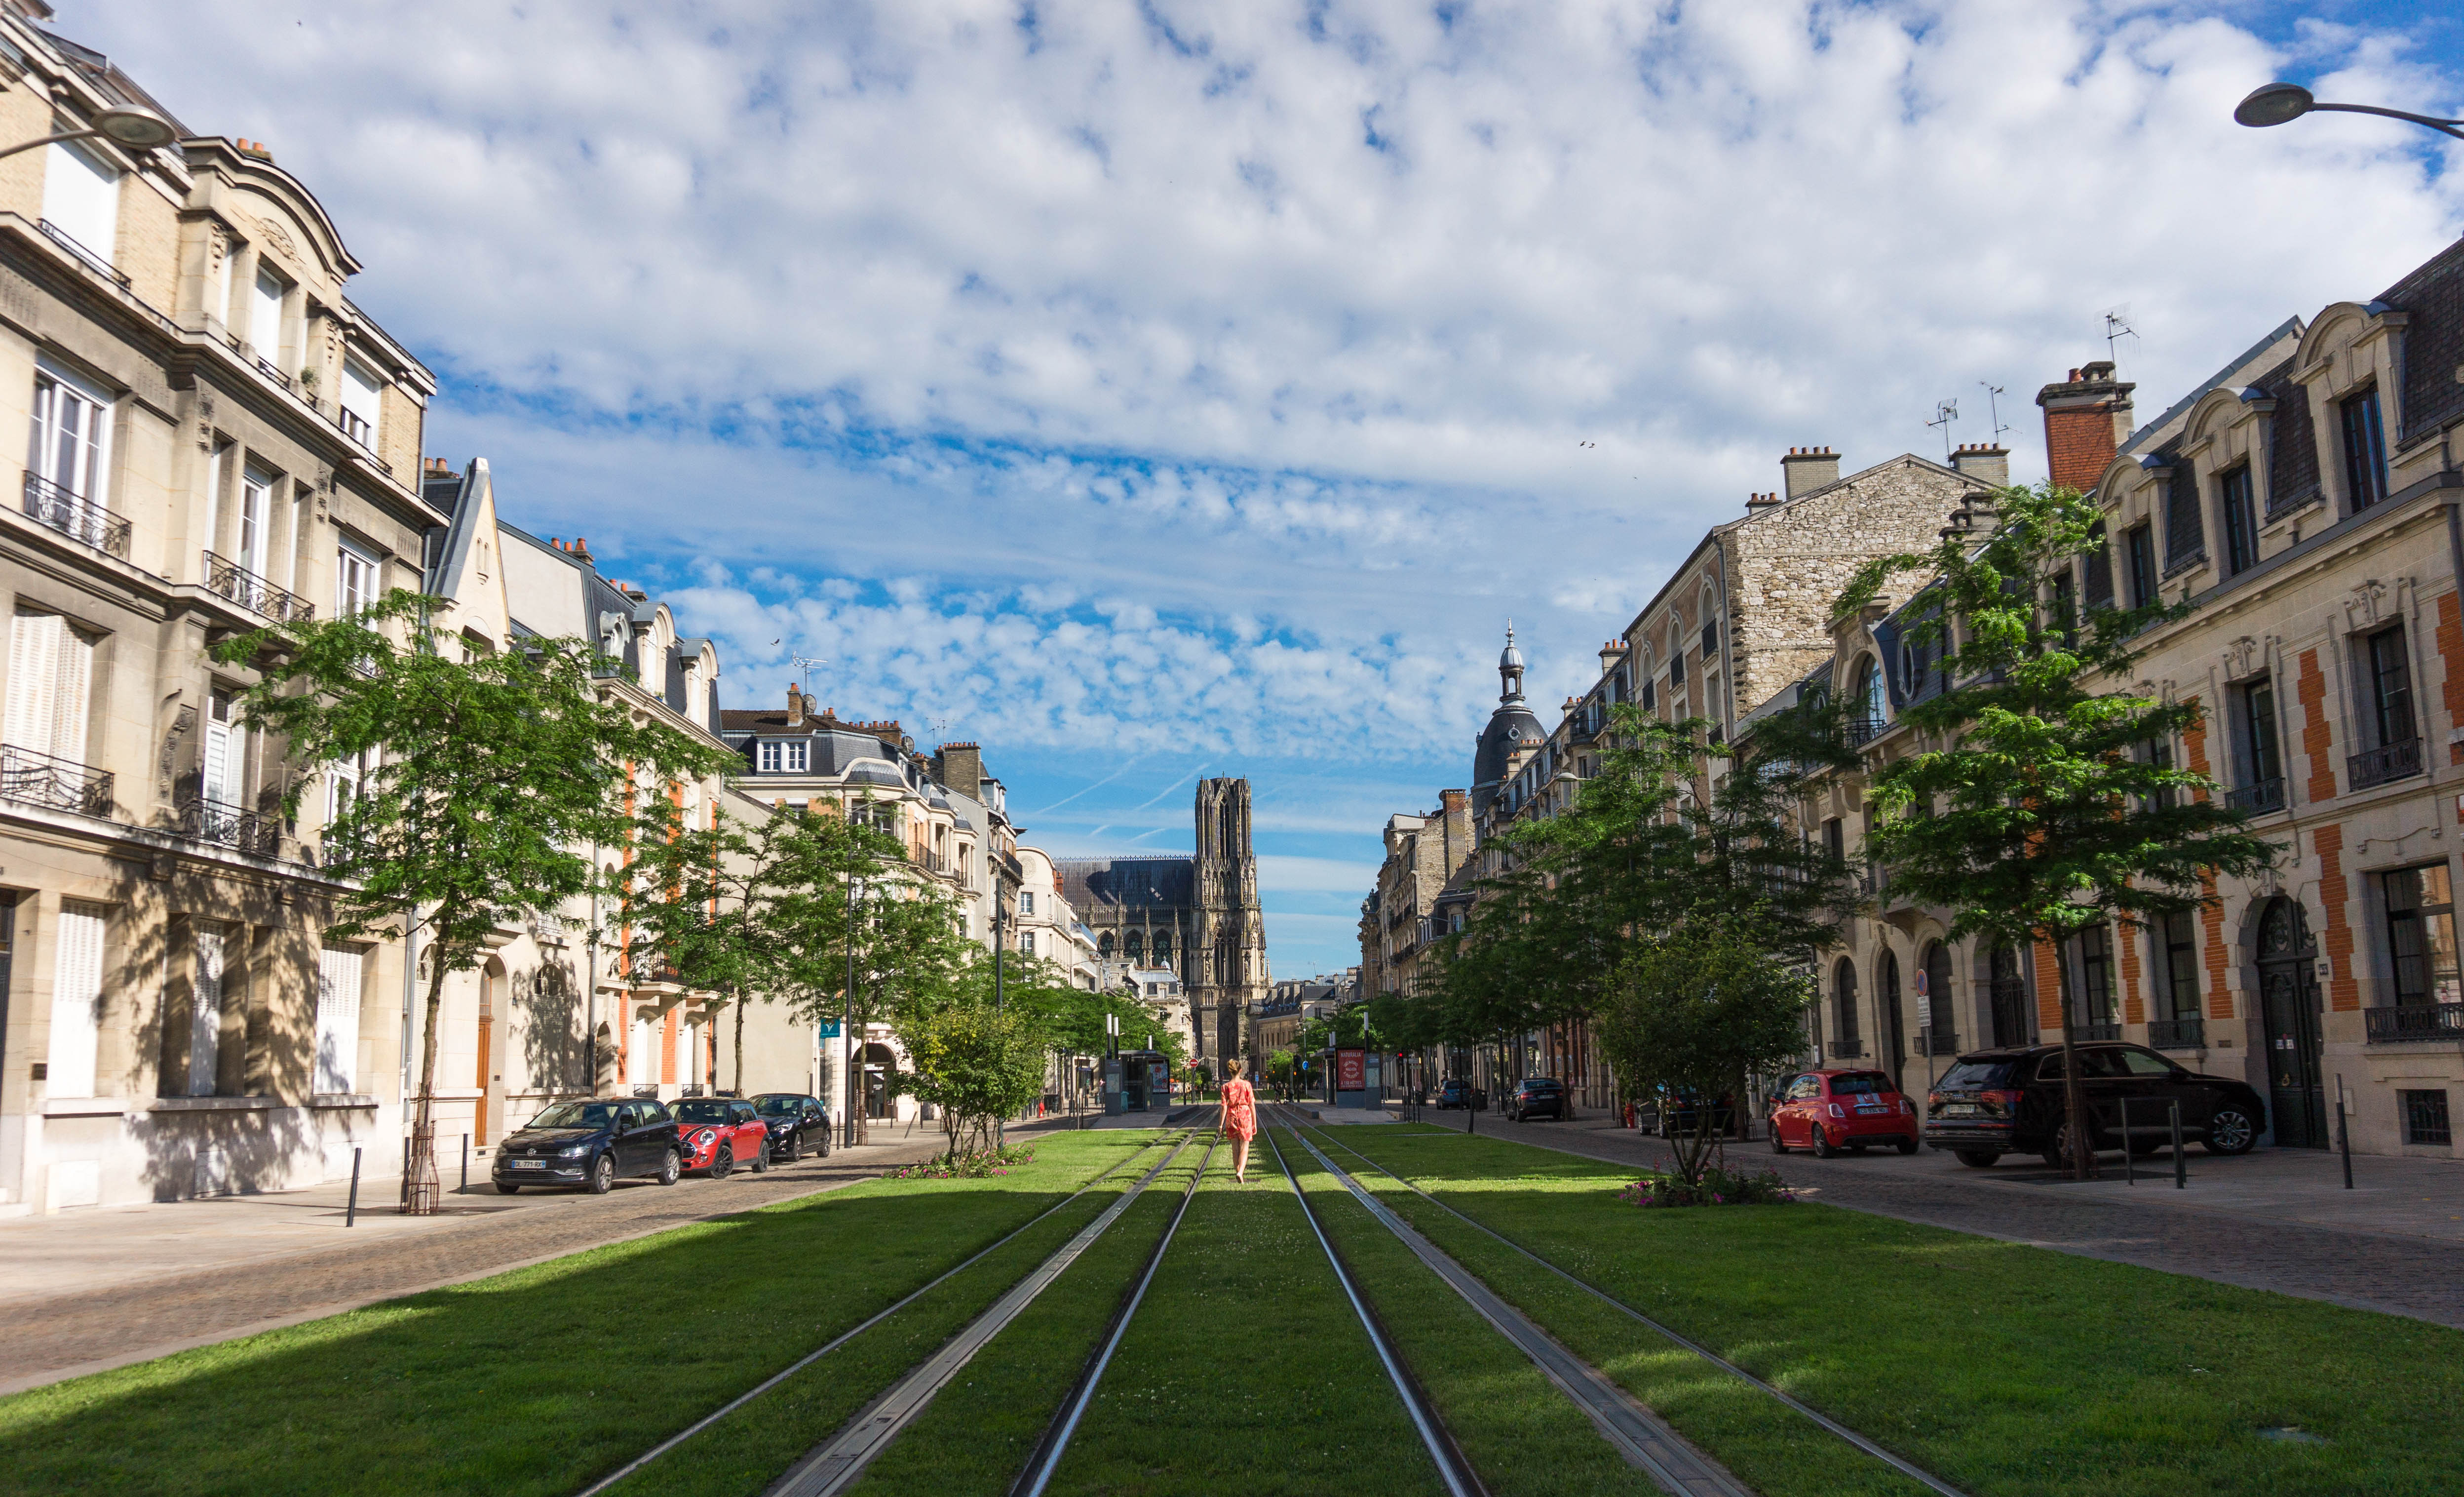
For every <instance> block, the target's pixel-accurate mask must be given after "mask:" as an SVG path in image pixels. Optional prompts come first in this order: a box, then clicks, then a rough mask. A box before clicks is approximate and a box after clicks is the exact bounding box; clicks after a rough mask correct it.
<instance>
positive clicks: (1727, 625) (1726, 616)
mask: <svg viewBox="0 0 2464 1497" xmlns="http://www.w3.org/2000/svg"><path fill="white" fill-rule="evenodd" d="M1711 550H1712V554H1713V555H1714V556H1716V557H1718V558H1719V561H1720V680H1721V682H1722V683H1723V687H1724V689H1723V691H1722V693H1721V694H1722V696H1723V698H1724V699H1723V700H1722V702H1721V703H1720V739H1721V742H1722V743H1723V744H1727V745H1728V746H1730V747H1733V746H1734V745H1733V744H1731V743H1729V740H1730V739H1733V738H1734V737H1736V736H1737V661H1736V655H1735V652H1734V650H1733V649H1732V647H1733V645H1734V644H1735V640H1734V639H1733V637H1732V636H1733V635H1734V634H1735V633H1736V630H1735V629H1734V628H1733V627H1731V626H1732V621H1733V618H1734V615H1732V614H1731V613H1730V612H1729V610H1728V538H1727V536H1724V535H1722V534H1721V533H1720V532H1719V531H1717V530H1714V531H1712V532H1711ZM1706 767H1707V766H1706Z"/></svg>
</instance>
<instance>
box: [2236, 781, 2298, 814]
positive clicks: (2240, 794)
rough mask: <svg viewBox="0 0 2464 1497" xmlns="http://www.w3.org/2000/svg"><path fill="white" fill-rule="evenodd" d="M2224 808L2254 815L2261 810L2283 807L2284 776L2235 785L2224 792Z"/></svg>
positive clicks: (2273, 809)
mask: <svg viewBox="0 0 2464 1497" xmlns="http://www.w3.org/2000/svg"><path fill="white" fill-rule="evenodd" d="M2225 808H2226V809H2228V810H2234V811H2248V812H2250V813H2251V814H2252V815H2254V816H2255V815H2257V814H2259V813H2261V812H2263V811H2280V810H2282V809H2284V777H2283V776H2282V775H2278V776H2277V777H2276V778H2275V779H2273V780H2261V781H2258V782H2255V783H2253V784H2246V785H2235V786H2234V787H2233V788H2232V789H2231V790H2228V791H2226V792H2225Z"/></svg>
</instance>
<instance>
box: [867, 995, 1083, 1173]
mask: <svg viewBox="0 0 2464 1497" xmlns="http://www.w3.org/2000/svg"><path fill="white" fill-rule="evenodd" d="M891 1027H892V1028H893V1029H894V1030H895V1032H896V1033H897V1035H898V1040H899V1043H900V1044H901V1045H904V1046H906V1047H907V1054H908V1057H909V1059H910V1060H911V1061H912V1062H913V1066H914V1069H913V1070H912V1071H910V1072H908V1073H907V1074H905V1075H902V1076H901V1077H900V1078H899V1085H900V1087H901V1088H902V1089H903V1090H906V1091H908V1092H909V1093H911V1094H912V1095H913V1096H915V1097H916V1098H917V1099H918V1100H920V1101H924V1102H929V1103H931V1104H932V1105H933V1106H934V1107H935V1108H936V1109H937V1110H938V1111H939V1114H940V1121H941V1132H942V1134H943V1136H944V1137H945V1138H946V1139H947V1140H948V1143H949V1150H948V1157H949V1158H950V1160H951V1161H952V1162H953V1163H955V1162H957V1160H958V1159H959V1158H961V1157H963V1156H967V1155H974V1154H983V1153H989V1152H991V1151H993V1150H994V1149H996V1148H997V1147H999V1143H998V1133H999V1130H1000V1127H1001V1120H1002V1119H1003V1118H1006V1117H1008V1116H1009V1115H1010V1114H1011V1113H1013V1112H1019V1111H1020V1110H1021V1109H1023V1108H1024V1107H1025V1106H1026V1105H1027V1104H1028V1103H1029V1102H1031V1101H1033V1100H1034V1099H1035V1098H1036V1096H1037V1095H1038V1094H1039V1093H1041V1092H1042V1091H1043V1090H1044V1056H1045V1037H1044V1032H1043V1029H1042V1026H1041V1025H1040V1024H1038V1023H1037V1020H1036V1017H1035V1016H1034V1015H1033V1014H1031V1013H1029V1012H1027V1011H1025V1010H1023V1009H1020V1008H1012V1007H1008V1006H1006V1005H1004V1006H1002V1007H1000V1008H996V1007H994V1006H993V1005H992V1003H991V1002H987V1001H986V999H985V997H984V995H983V994H981V993H980V992H972V991H971V992H969V993H968V994H967V995H966V997H965V998H964V999H962V1000H961V1001H959V1002H948V1003H935V1004H923V1003H919V1004H914V1005H911V1006H910V1007H908V1008H905V1009H903V1010H901V1012H900V1013H899V1015H898V1017H897V1018H896V1019H895V1020H894V1021H892V1024H891Z"/></svg>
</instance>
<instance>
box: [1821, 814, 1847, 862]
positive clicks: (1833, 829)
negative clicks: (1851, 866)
mask: <svg viewBox="0 0 2464 1497" xmlns="http://www.w3.org/2000/svg"><path fill="white" fill-rule="evenodd" d="M1822 850H1824V851H1825V852H1828V853H1830V854H1831V856H1832V858H1833V859H1834V860H1835V861H1837V862H1841V863H1845V862H1846V861H1848V824H1847V823H1846V822H1844V821H1841V820H1840V819H1839V818H1838V817H1837V816H1834V817H1832V818H1830V819H1829V820H1828V821H1825V822H1824V823H1823V824H1822Z"/></svg>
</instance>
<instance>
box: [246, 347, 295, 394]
mask: <svg viewBox="0 0 2464 1497" xmlns="http://www.w3.org/2000/svg"><path fill="white" fill-rule="evenodd" d="M254 357H255V359H256V372H257V373H259V374H262V375H264V376H265V377H266V378H267V379H269V380H272V381H273V382H274V383H275V384H276V385H281V386H282V387H283V388H284V389H286V390H287V389H290V388H291V376H289V375H287V374H285V373H283V372H282V369H281V366H280V365H278V364H276V363H275V362H274V361H273V360H271V359H268V358H267V357H265V355H263V354H257V355H255V356H254Z"/></svg>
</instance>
